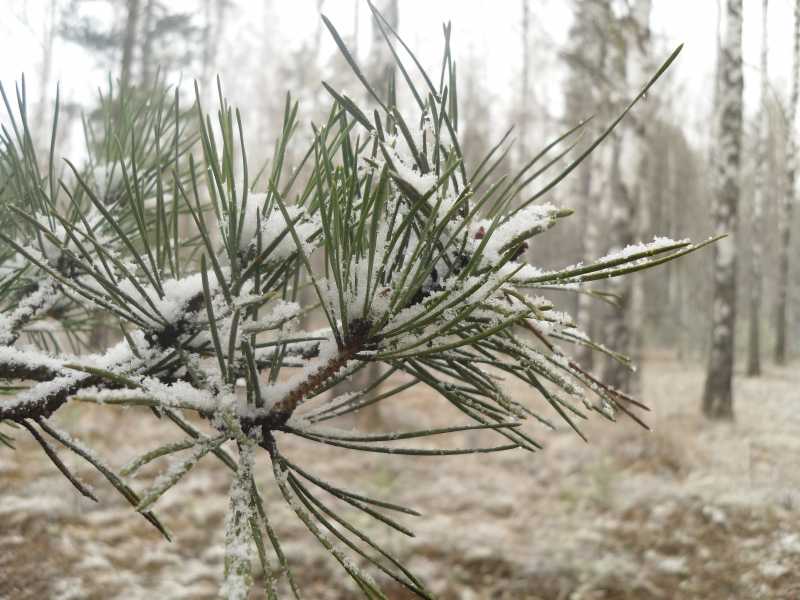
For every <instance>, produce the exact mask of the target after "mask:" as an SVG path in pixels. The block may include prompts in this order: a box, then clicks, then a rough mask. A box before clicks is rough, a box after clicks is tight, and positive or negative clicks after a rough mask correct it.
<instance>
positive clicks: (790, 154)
mask: <svg viewBox="0 0 800 600" xmlns="http://www.w3.org/2000/svg"><path fill="white" fill-rule="evenodd" d="M798 98H800V0H795V5H794V62H793V65H792V95H791V99H790V101H789V125H788V127H787V133H786V146H787V148H786V190H785V191H784V194H783V201H782V202H781V207H780V211H781V215H780V219H778V223H779V225H778V227H779V228H780V233H779V237H780V240H779V241H780V251H779V252H780V255H779V258H778V290H777V302H776V304H777V305H776V307H775V308H776V310H775V362H776V363H778V364H779V365H783V364H786V330H787V329H788V328H789V319H788V302H789V249H790V248H789V242H790V241H791V239H790V235H791V227H790V223H791V221H792V212H793V205H794V196H795V181H794V180H795V171H796V162H797V142H796V140H795V136H796V135H797V133H796V131H795V127H796V123H797V104H798Z"/></svg>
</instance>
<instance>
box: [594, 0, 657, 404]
mask: <svg viewBox="0 0 800 600" xmlns="http://www.w3.org/2000/svg"><path fill="white" fill-rule="evenodd" d="M651 9H652V2H651V0H636V1H635V2H633V3H632V4H630V5H629V11H630V12H629V13H628V14H625V15H623V16H622V17H621V18H620V17H617V19H616V25H617V27H616V28H615V29H614V34H615V36H614V44H613V46H612V52H611V56H610V61H611V64H610V75H611V76H610V80H611V81H612V82H619V83H620V84H622V85H623V86H624V87H623V89H625V88H627V89H636V88H638V87H639V86H640V85H641V82H642V81H644V79H645V77H644V76H643V74H644V73H646V72H647V70H646V66H647V62H648V55H649V45H650V12H651ZM643 109H646V106H645V107H643ZM646 132H647V114H646V113H643V112H636V113H634V114H632V115H631V118H630V119H628V120H627V122H626V123H625V124H624V126H623V127H621V128H620V130H619V133H618V135H617V136H616V138H615V139H614V140H613V142H614V145H613V155H612V162H611V185H610V186H609V188H608V192H609V193H608V194H607V196H606V201H607V202H608V209H607V210H608V239H609V241H610V243H611V247H612V249H614V250H616V251H625V249H626V248H627V247H628V246H631V245H632V244H634V243H635V242H637V241H638V240H639V239H640V238H641V233H642V229H643V227H642V223H643V221H644V220H646V219H645V216H644V213H645V208H646V206H647V199H646V197H645V194H644V192H643V189H642V188H643V186H644V185H645V182H646V181H647V176H646V172H647V159H648V155H649V153H648V151H647V141H646V137H645V136H646ZM634 282H635V283H636V285H635V286H634ZM641 284H642V282H641V279H639V278H626V279H625V280H613V281H611V282H609V285H608V288H607V291H608V292H609V293H610V294H612V295H613V296H614V297H615V298H616V301H617V303H618V306H617V307H616V308H614V309H612V310H610V311H609V313H608V314H607V315H606V317H605V324H604V337H605V338H606V339H607V340H608V343H609V345H610V346H611V347H612V348H614V349H615V350H616V351H617V352H620V353H622V354H624V355H627V356H631V355H632V354H634V353H637V358H639V357H638V352H637V350H639V347H640V345H641V344H638V343H635V338H636V336H637V334H638V332H639V331H640V330H641V329H642V328H643V327H644V323H643V317H642V315H643V311H644V290H643V288H642V285H641ZM636 373H638V371H632V370H631V369H630V367H629V366H628V365H627V364H626V363H625V362H621V361H618V360H610V361H609V360H607V361H606V363H605V365H604V370H603V376H604V379H605V380H606V381H607V382H609V383H610V384H611V385H613V386H615V387H617V388H618V389H621V390H625V391H626V392H631V391H632V390H633V389H637V388H638V387H639V385H638V379H637V376H636Z"/></svg>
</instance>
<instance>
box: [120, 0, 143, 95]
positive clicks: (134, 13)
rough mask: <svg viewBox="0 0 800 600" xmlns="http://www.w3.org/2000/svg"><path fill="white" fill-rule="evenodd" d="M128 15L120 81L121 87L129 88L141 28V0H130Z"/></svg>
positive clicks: (123, 42) (123, 41)
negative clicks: (138, 33) (137, 35)
mask: <svg viewBox="0 0 800 600" xmlns="http://www.w3.org/2000/svg"><path fill="white" fill-rule="evenodd" d="M127 6H128V15H127V18H126V20H125V34H124V36H123V39H122V60H121V62H120V69H119V83H120V88H121V89H127V88H129V87H130V84H131V67H132V66H133V53H134V50H135V49H136V32H137V30H138V28H139V12H140V0H128V3H127Z"/></svg>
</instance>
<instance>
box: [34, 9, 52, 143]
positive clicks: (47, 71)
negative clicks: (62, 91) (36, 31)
mask: <svg viewBox="0 0 800 600" xmlns="http://www.w3.org/2000/svg"><path fill="white" fill-rule="evenodd" d="M55 39H56V0H50V6H49V9H48V11H47V24H46V25H45V27H44V39H43V40H42V69H41V71H39V103H38V104H37V106H36V119H35V121H34V123H35V124H36V125H35V127H36V139H37V141H38V142H39V143H40V144H41V145H42V146H44V145H45V144H47V143H49V141H50V140H49V128H48V126H47V107H48V106H49V103H48V100H49V98H50V90H49V89H48V86H49V85H50V76H51V75H52V73H53V47H54V45H55Z"/></svg>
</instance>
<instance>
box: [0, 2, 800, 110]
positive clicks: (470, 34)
mask: <svg viewBox="0 0 800 600" xmlns="http://www.w3.org/2000/svg"><path fill="white" fill-rule="evenodd" d="M2 2H3V4H4V6H7V7H8V11H7V12H6V13H5V14H4V18H3V19H2V22H1V23H0V79H1V80H2V82H3V84H4V85H6V86H7V87H8V86H9V84H12V83H13V82H14V81H15V80H16V79H18V77H19V74H20V73H23V72H24V73H26V74H27V76H28V87H29V88H34V89H31V95H32V97H33V98H38V96H39V91H38V90H37V89H35V87H36V86H37V85H38V82H37V79H36V74H37V73H38V69H39V65H40V64H41V56H42V50H41V45H40V44H41V31H42V26H43V25H42V23H43V20H42V19H43V15H44V14H45V8H46V7H47V6H48V4H49V0H27V1H24V0H2ZM187 2H188V0H177V1H174V2H173V3H172V5H180V4H187ZM236 4H237V8H236V9H235V10H236V12H237V15H235V16H234V17H233V18H232V19H231V21H230V23H229V25H228V31H227V34H228V36H227V40H226V44H227V45H228V47H229V48H230V47H233V46H236V45H237V44H241V43H243V40H245V39H251V38H247V37H246V36H244V35H243V31H244V30H246V29H247V28H253V27H255V25H257V24H258V23H260V22H261V17H260V10H261V9H260V6H261V3H260V2H257V1H255V0H238V1H237V2H236ZM770 4H771V6H770V25H769V45H770V80H771V82H772V84H773V86H774V88H775V89H776V90H777V91H778V93H779V94H780V95H781V96H783V97H785V96H786V93H787V87H788V85H787V82H788V79H789V75H790V70H791V29H792V12H791V4H792V2H790V0H771V2H770ZM316 5H317V2H316V0H292V1H291V2H289V1H285V2H284V1H281V2H279V3H278V7H279V9H278V10H279V14H278V18H277V22H276V23H275V25H274V27H275V29H276V30H277V31H278V32H279V35H280V38H281V43H283V44H288V45H293V44H296V45H299V44H300V43H301V41H302V40H303V39H307V38H308V36H311V35H313V32H314V28H315V26H316V23H317V17H316V15H315V12H316ZM744 5H745V29H744V37H745V39H744V55H745V61H746V63H747V64H748V65H749V66H748V68H746V71H745V86H746V91H745V95H746V99H747V105H748V111H750V112H752V111H753V110H754V109H755V107H756V106H757V98H758V93H757V90H758V84H759V80H758V71H757V68H756V65H757V64H758V57H759V46H760V31H759V29H760V22H761V0H744ZM531 6H532V18H533V23H532V26H533V27H534V30H535V31H534V33H535V36H536V37H537V38H538V39H540V40H541V42H540V47H539V48H537V49H536V54H537V59H536V60H540V61H543V62H544V63H547V62H548V61H550V62H552V63H553V64H556V59H557V51H558V49H559V47H560V46H561V45H562V44H563V43H564V41H565V39H566V36H567V32H568V28H569V24H570V20H571V13H570V10H569V6H570V3H569V2H567V1H566V0H531ZM520 7H521V0H502V1H501V0H494V1H493V2H488V1H484V0H436V1H432V0H402V1H401V2H400V29H401V33H402V34H404V36H405V37H406V38H407V40H408V41H409V42H411V45H412V47H414V48H415V49H418V50H419V54H420V55H421V56H434V57H438V55H439V51H440V50H439V49H440V46H441V39H442V36H441V23H442V22H443V21H447V20H450V21H452V22H453V29H454V46H455V52H456V55H457V56H461V57H462V58H463V57H464V56H466V55H468V54H469V53H473V54H475V55H477V56H482V57H485V63H486V78H487V82H488V83H489V84H490V85H491V86H492V88H494V89H495V90H500V91H501V93H502V91H503V90H507V89H508V86H509V85H510V84H511V82H512V81H513V80H514V77H515V74H516V73H517V72H518V69H519V66H520V59H519V57H520V44H521V27H520V15H521V8H520ZM323 12H324V13H326V14H327V15H328V16H329V17H330V18H331V20H332V21H334V23H336V25H337V27H339V28H340V30H341V31H342V32H343V33H346V32H349V31H352V27H353V23H354V3H353V1H352V0H326V1H325V2H324V4H323ZM367 12H368V9H367V6H366V2H365V3H364V4H363V5H362V6H361V7H360V18H361V22H362V27H361V28H360V30H361V33H362V38H363V39H362V42H363V43H361V48H362V49H364V51H366V49H367V48H368V46H369V39H368V28H367V27H366V26H364V25H363V23H364V22H365V20H366V18H367ZM9 13H11V14H9ZM716 21H717V0H654V10H653V15H652V27H653V29H654V31H655V32H656V35H657V39H658V40H659V43H658V51H659V52H661V53H662V54H663V56H664V57H666V56H667V55H668V53H669V51H670V50H671V49H672V48H674V47H675V46H676V45H677V44H679V43H684V44H685V49H684V52H683V53H682V55H681V57H680V58H679V60H678V63H677V64H676V65H675V66H674V68H673V69H672V70H671V72H670V75H669V76H670V77H671V78H673V79H674V80H675V81H676V82H679V83H680V84H681V85H682V86H684V87H685V89H686V94H685V95H683V96H681V98H683V99H685V106H683V107H678V108H680V109H681V110H679V111H676V112H677V113H678V114H681V113H682V112H683V111H685V112H683V114H684V115H685V118H686V120H687V122H690V123H697V124H700V123H703V122H705V121H707V115H708V109H709V104H710V98H709V94H710V91H711V89H712V76H713V69H714V63H715V56H716V49H715V44H716V42H715V35H716ZM254 24H255V25H254ZM187 75H188V76H191V74H187ZM222 75H223V79H224V80H230V79H232V78H235V77H237V76H241V74H240V73H225V72H223V73H222ZM537 75H538V73H534V79H536V77H537ZM53 76H54V78H57V79H58V80H60V81H61V82H62V87H63V90H64V92H65V95H66V96H67V97H70V96H72V97H74V98H76V99H78V98H81V97H83V98H87V97H88V94H93V93H94V90H95V89H96V88H97V87H98V86H100V85H103V73H102V72H101V71H100V70H98V69H97V68H95V65H94V63H93V61H92V60H91V58H90V57H88V56H86V55H85V53H84V52H83V51H82V50H80V49H78V48H76V47H74V46H72V45H70V44H66V43H64V42H60V43H59V44H58V46H57V48H56V56H55V64H54V70H53ZM550 76H551V78H553V77H554V78H555V81H553V82H552V84H551V82H550V81H548V82H545V83H543V82H541V81H540V82H539V84H538V85H539V86H540V87H544V88H546V89H547V93H548V95H549V96H548V97H550V96H552V97H553V98H554V99H555V98H560V94H561V90H560V81H559V80H558V74H555V75H554V74H552V73H551V74H550ZM233 100H234V101H235V98H233Z"/></svg>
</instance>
